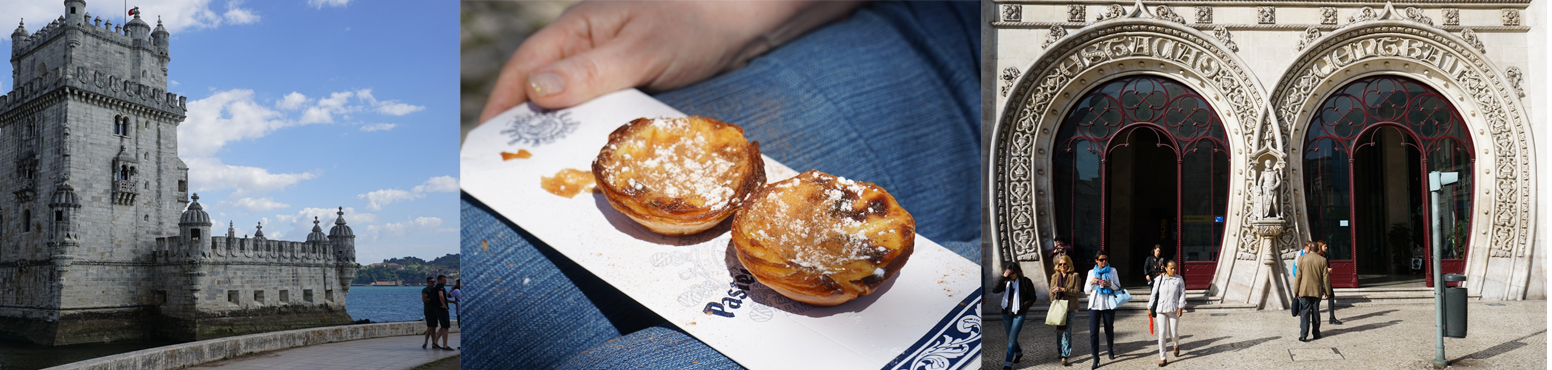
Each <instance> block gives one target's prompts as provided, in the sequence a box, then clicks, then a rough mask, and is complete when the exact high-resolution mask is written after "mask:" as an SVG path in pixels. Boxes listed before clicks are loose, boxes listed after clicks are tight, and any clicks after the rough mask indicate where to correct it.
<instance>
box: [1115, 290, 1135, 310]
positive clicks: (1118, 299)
mask: <svg viewBox="0 0 1552 370" xmlns="http://www.w3.org/2000/svg"><path fill="white" fill-rule="evenodd" d="M1131 300H1132V293H1129V292H1127V291H1126V289H1116V291H1115V293H1112V294H1110V303H1111V305H1110V307H1116V308H1119V307H1121V305H1123V304H1126V302H1130V301H1131Z"/></svg>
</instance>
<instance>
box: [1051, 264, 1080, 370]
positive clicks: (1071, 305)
mask: <svg viewBox="0 0 1552 370" xmlns="http://www.w3.org/2000/svg"><path fill="white" fill-rule="evenodd" d="M1049 281H1050V282H1051V299H1052V300H1057V299H1065V300H1067V321H1065V322H1063V323H1062V325H1057V326H1056V332H1057V333H1060V334H1059V335H1058V336H1059V337H1061V339H1060V340H1059V341H1058V342H1059V343H1060V344H1059V349H1060V351H1061V355H1062V366H1071V365H1070V364H1068V363H1067V358H1068V357H1071V356H1072V322H1071V321H1072V316H1073V315H1074V314H1077V313H1078V299H1079V298H1083V296H1081V295H1079V294H1078V292H1079V290H1078V273H1077V272H1074V271H1073V268H1072V258H1069V257H1067V255H1066V254H1058V255H1056V273H1053V274H1051V280H1049Z"/></svg>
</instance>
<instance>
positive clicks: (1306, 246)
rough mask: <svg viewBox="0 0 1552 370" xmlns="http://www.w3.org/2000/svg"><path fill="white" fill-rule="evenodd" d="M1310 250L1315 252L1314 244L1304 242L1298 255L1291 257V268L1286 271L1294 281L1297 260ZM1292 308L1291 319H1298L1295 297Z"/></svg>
mask: <svg viewBox="0 0 1552 370" xmlns="http://www.w3.org/2000/svg"><path fill="white" fill-rule="evenodd" d="M1312 250H1315V242H1305V243H1304V247H1303V248H1299V255H1297V256H1294V257H1293V267H1292V268H1289V269H1288V270H1289V272H1288V273H1289V274H1290V275H1293V279H1294V280H1295V281H1297V280H1298V279H1299V259H1300V258H1303V257H1304V255H1305V254H1307V253H1310V251H1312ZM1292 306H1293V307H1292V308H1293V314H1292V315H1293V317H1299V299H1298V298H1297V297H1295V298H1294V299H1293V305H1292Z"/></svg>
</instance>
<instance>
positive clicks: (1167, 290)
mask: <svg viewBox="0 0 1552 370" xmlns="http://www.w3.org/2000/svg"><path fill="white" fill-rule="evenodd" d="M1148 307H1149V311H1148V315H1150V316H1153V319H1154V325H1155V326H1158V327H1159V366H1161V367H1162V366H1164V364H1167V363H1169V361H1168V359H1166V358H1165V357H1164V339H1165V338H1169V339H1170V340H1171V341H1173V342H1174V343H1175V358H1176V359H1179V358H1180V315H1183V314H1185V312H1186V281H1185V279H1181V278H1180V270H1179V269H1178V268H1177V267H1176V266H1175V261H1169V262H1167V263H1165V264H1164V274H1163V275H1159V278H1158V279H1156V280H1154V281H1153V292H1152V293H1151V294H1149V295H1148Z"/></svg>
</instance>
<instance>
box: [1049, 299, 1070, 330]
mask: <svg viewBox="0 0 1552 370" xmlns="http://www.w3.org/2000/svg"><path fill="white" fill-rule="evenodd" d="M1045 324H1046V325H1050V326H1062V325H1067V300H1065V299H1057V300H1052V301H1051V308H1050V309H1048V310H1046V311H1045Z"/></svg>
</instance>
